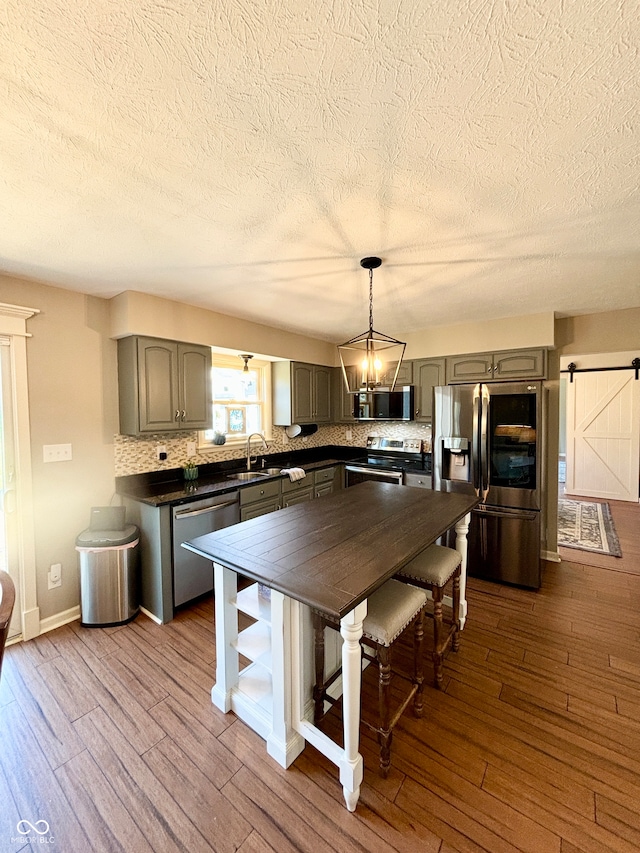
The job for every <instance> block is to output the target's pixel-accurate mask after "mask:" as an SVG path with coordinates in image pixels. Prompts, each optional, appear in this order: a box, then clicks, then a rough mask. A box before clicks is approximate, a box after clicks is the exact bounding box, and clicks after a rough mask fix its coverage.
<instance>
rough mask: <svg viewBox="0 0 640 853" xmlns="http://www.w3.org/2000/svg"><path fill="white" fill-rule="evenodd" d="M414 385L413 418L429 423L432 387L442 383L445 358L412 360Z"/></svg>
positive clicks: (431, 406) (431, 408) (431, 410)
mask: <svg viewBox="0 0 640 853" xmlns="http://www.w3.org/2000/svg"><path fill="white" fill-rule="evenodd" d="M413 380H414V385H415V407H416V408H415V419H416V421H422V422H425V421H426V422H428V423H431V419H432V417H433V389H434V388H435V387H437V386H438V385H444V381H445V360H444V359H443V358H420V359H416V360H415V361H414V362H413Z"/></svg>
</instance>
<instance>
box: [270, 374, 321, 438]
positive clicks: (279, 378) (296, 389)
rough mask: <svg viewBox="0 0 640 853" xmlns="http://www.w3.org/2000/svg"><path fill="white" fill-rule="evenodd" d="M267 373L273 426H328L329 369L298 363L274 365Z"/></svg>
mask: <svg viewBox="0 0 640 853" xmlns="http://www.w3.org/2000/svg"><path fill="white" fill-rule="evenodd" d="M271 371H272V373H271V376H272V386H273V422H274V424H277V425H278V426H289V425H290V424H328V423H329V422H330V421H331V371H332V368H330V367H324V366H323V365H321V364H306V363H304V362H298V361H275V362H274V363H273V365H272V368H271Z"/></svg>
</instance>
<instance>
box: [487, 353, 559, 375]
mask: <svg viewBox="0 0 640 853" xmlns="http://www.w3.org/2000/svg"><path fill="white" fill-rule="evenodd" d="M546 356H547V351H546V350H545V349H533V350H514V351H513V352H499V353H496V354H495V355H494V357H493V378H494V379H544V378H545V377H546V375H547V358H546Z"/></svg>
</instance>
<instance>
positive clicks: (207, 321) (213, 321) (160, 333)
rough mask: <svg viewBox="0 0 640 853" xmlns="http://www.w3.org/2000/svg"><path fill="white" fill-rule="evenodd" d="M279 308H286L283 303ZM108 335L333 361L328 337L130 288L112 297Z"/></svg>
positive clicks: (298, 359) (301, 359) (321, 362)
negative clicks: (290, 329) (289, 330)
mask: <svg viewBox="0 0 640 853" xmlns="http://www.w3.org/2000/svg"><path fill="white" fill-rule="evenodd" d="M283 311H286V307H285V306H283ZM111 317H112V320H111V334H112V336H113V337H114V338H121V337H124V336H125V335H150V336H152V337H154V336H155V337H159V338H168V339H169V340H173V341H188V342H189V343H197V344H205V345H206V346H215V347H224V348H227V349H230V350H232V351H234V352H237V353H241V352H248V353H252V354H253V355H265V356H270V357H272V358H277V359H291V360H292V361H306V362H310V363H311V364H326V365H329V366H333V365H334V364H335V363H336V361H335V360H336V356H337V353H336V347H335V345H334V344H330V343H327V342H326V341H319V340H316V339H314V338H307V337H305V336H303V335H296V334H292V333H291V332H284V331H282V330H280V329H273V328H271V327H269V326H262V325H260V324H259V323H251V322H249V321H248V320H240V319H238V318H236V317H229V316H227V315H226V314H217V313H216V312H215V311H207V310H205V309H203V308H195V307H194V306H193V305H185V304H183V303H180V302H171V301H170V300H169V299H161V298H159V297H157V296H148V295H147V294H144V293H135V292H133V291H128V292H127V293H121V294H120V295H119V296H115V297H114V298H113V299H112V300H111Z"/></svg>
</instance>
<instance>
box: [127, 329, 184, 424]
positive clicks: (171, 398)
mask: <svg viewBox="0 0 640 853" xmlns="http://www.w3.org/2000/svg"><path fill="white" fill-rule="evenodd" d="M137 343H138V377H139V379H138V381H139V410H140V411H139V418H140V422H139V428H140V432H166V431H168V430H175V429H176V428H179V423H180V399H179V393H178V383H179V377H178V346H177V344H175V343H173V342H171V341H162V340H157V339H155V338H138V342H137Z"/></svg>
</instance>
